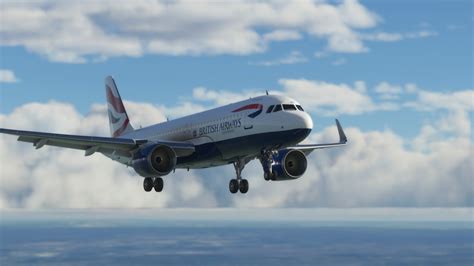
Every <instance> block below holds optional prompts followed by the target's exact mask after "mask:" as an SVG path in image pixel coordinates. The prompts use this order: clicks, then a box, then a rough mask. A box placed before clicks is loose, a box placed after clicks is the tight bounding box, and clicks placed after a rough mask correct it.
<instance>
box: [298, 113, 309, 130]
mask: <svg viewBox="0 0 474 266" xmlns="http://www.w3.org/2000/svg"><path fill="white" fill-rule="evenodd" d="M295 123H296V127H297V128H304V129H313V119H311V116H310V115H309V114H307V113H303V112H301V113H298V114H297V115H296V117H295Z"/></svg>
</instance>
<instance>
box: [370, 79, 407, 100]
mask: <svg viewBox="0 0 474 266" xmlns="http://www.w3.org/2000/svg"><path fill="white" fill-rule="evenodd" d="M374 91H375V92H376V93H377V94H379V96H380V98H382V99H385V100H393V99H398V98H399V95H400V94H401V93H402V92H403V89H402V87H401V86H399V85H392V84H390V83H388V82H381V83H379V84H378V85H377V86H375V89H374Z"/></svg>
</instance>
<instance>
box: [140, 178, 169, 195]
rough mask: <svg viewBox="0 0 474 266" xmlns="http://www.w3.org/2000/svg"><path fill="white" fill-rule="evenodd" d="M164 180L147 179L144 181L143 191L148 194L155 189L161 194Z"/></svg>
mask: <svg viewBox="0 0 474 266" xmlns="http://www.w3.org/2000/svg"><path fill="white" fill-rule="evenodd" d="M163 185H164V184H163V178H161V177H155V178H152V177H146V178H145V179H143V189H144V190H145V191H146V192H150V191H151V190H152V189H153V188H154V189H155V191H156V192H161V191H162V190H163Z"/></svg>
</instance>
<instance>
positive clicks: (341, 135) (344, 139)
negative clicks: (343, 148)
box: [336, 119, 347, 143]
mask: <svg viewBox="0 0 474 266" xmlns="http://www.w3.org/2000/svg"><path fill="white" fill-rule="evenodd" d="M336 125H337V132H338V133H339V142H340V143H346V142H347V137H346V134H345V133H344V130H343V129H342V126H341V124H340V123H339V120H337V119H336Z"/></svg>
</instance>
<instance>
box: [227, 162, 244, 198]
mask: <svg viewBox="0 0 474 266" xmlns="http://www.w3.org/2000/svg"><path fill="white" fill-rule="evenodd" d="M244 167H245V161H244V160H238V161H236V162H234V168H235V174H236V176H237V178H236V179H231V180H230V182H229V191H230V193H232V194H235V193H237V191H240V193H242V194H245V193H247V191H249V181H247V179H242V176H241V173H242V170H243V169H244Z"/></svg>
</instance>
